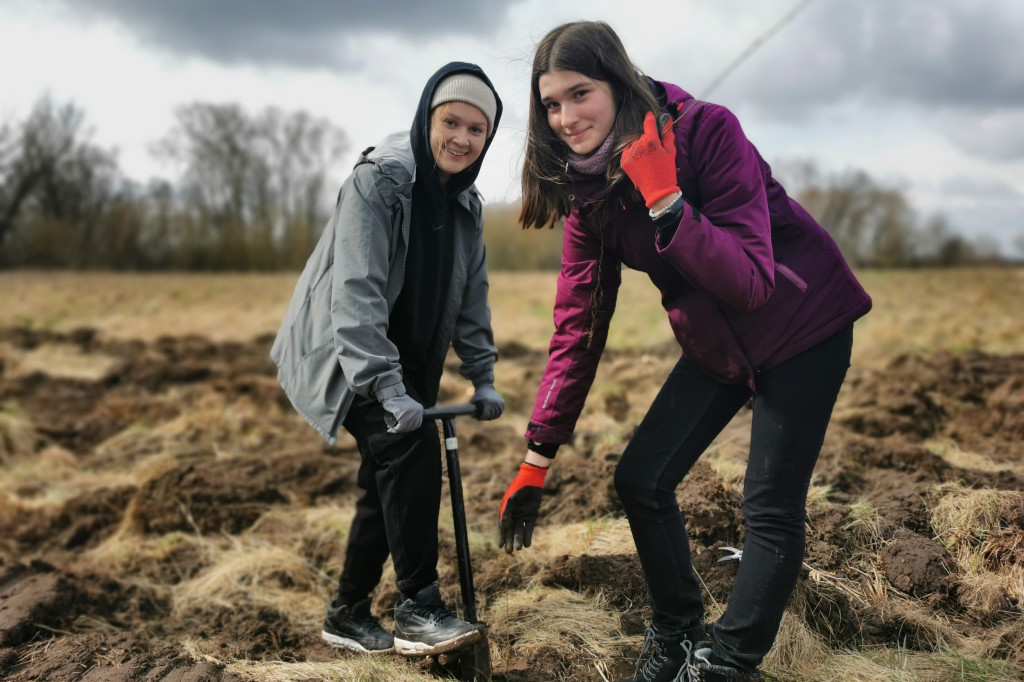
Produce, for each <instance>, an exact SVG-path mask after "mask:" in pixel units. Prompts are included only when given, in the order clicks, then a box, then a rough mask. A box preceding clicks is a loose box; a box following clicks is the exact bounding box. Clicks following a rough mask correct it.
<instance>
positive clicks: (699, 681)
mask: <svg viewBox="0 0 1024 682" xmlns="http://www.w3.org/2000/svg"><path fill="white" fill-rule="evenodd" d="M760 679H761V676H760V675H759V674H758V672H757V671H756V670H754V671H752V672H748V671H746V670H740V669H739V668H734V667H732V666H731V665H726V664H725V663H723V662H721V661H719V660H718V659H717V657H715V656H714V655H712V653H711V649H710V648H705V649H697V651H695V652H694V653H693V658H692V659H691V660H690V682H756V681H757V680H760Z"/></svg>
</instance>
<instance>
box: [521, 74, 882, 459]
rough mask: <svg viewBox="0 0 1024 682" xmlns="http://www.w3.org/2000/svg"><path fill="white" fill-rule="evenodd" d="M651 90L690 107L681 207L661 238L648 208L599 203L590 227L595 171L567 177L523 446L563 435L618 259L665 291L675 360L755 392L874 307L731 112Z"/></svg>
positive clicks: (598, 345) (682, 153)
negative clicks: (538, 376)
mask: <svg viewBox="0 0 1024 682" xmlns="http://www.w3.org/2000/svg"><path fill="white" fill-rule="evenodd" d="M660 85H661V86H662V87H663V88H664V89H665V92H666V95H667V99H668V102H669V106H668V107H666V111H669V112H670V113H675V109H676V108H675V107H674V106H672V105H673V103H675V104H677V105H678V111H679V112H680V113H681V112H684V111H685V112H686V114H685V115H684V116H683V117H682V118H681V119H680V120H679V121H677V122H676V124H675V140H676V177H677V180H678V184H679V188H680V189H681V190H682V192H683V197H684V199H685V200H686V205H685V206H684V207H683V214H682V218H681V220H680V223H679V227H678V228H677V229H676V231H675V234H674V235H672V237H671V239H670V241H669V242H668V243H657V242H656V235H657V233H656V230H655V226H654V222H653V221H652V220H651V218H650V216H649V215H648V211H647V207H646V206H644V205H643V203H641V202H635V201H630V200H629V199H626V198H624V196H623V197H619V196H613V197H611V198H610V199H609V200H607V201H604V202H603V206H604V208H603V215H604V217H605V220H604V221H603V224H602V225H601V226H600V227H599V226H598V224H597V223H596V222H595V221H593V220H590V218H592V217H593V214H592V213H591V210H590V209H588V208H587V204H588V203H589V202H593V201H595V200H598V199H602V198H603V196H602V194H603V191H604V184H605V179H604V177H603V176H584V175H578V174H572V173H570V174H569V177H568V191H569V192H570V194H571V199H572V209H571V211H570V214H569V215H568V216H567V217H566V219H565V229H564V235H563V243H562V270H561V273H560V274H559V276H558V286H557V293H556V297H555V309H554V319H555V333H554V335H553V336H552V339H551V346H550V355H549V359H548V363H547V367H546V368H545V370H544V378H543V379H542V381H541V384H540V390H539V391H538V395H537V402H536V405H535V406H534V410H533V415H532V417H531V419H530V425H529V427H528V428H527V431H526V434H525V435H526V437H527V438H529V439H531V440H534V441H538V442H542V443H565V442H567V441H568V440H569V438H570V436H571V435H572V432H573V429H574V428H575V425H576V420H577V419H578V418H579V415H580V412H581V410H582V409H583V403H584V401H585V400H586V397H587V393H588V392H589V390H590V386H591V384H592V383H593V380H594V375H595V373H596V371H597V364H598V361H599V360H600V357H601V352H602V351H603V349H604V345H605V341H606V339H607V335H608V323H609V321H610V320H611V316H612V312H613V311H614V309H615V301H616V294H617V292H618V287H619V283H620V280H621V277H620V266H621V265H622V264H625V265H627V266H628V267H630V268H633V269H634V270H640V271H643V272H645V273H647V274H648V275H649V276H650V278H651V281H652V282H653V283H654V284H655V285H656V286H657V287H658V289H659V290H660V291H661V302H662V305H663V306H664V308H665V311H666V312H667V313H668V317H669V322H670V324H671V326H672V330H673V332H674V334H675V337H676V339H677V340H678V341H679V345H680V347H681V348H682V354H683V356H685V357H686V358H687V359H688V360H690V361H691V362H693V363H694V364H696V365H697V366H699V367H701V368H702V369H703V370H704V371H706V372H707V373H708V374H709V375H710V376H712V377H713V378H715V379H717V380H718V381H721V382H723V383H729V384H740V383H745V384H747V385H748V386H750V387H751V389H753V390H755V391H756V390H757V373H758V372H760V371H761V370H765V369H770V368H772V367H775V366H777V365H779V364H781V363H783V362H785V361H786V360H788V359H790V358H792V357H794V356H796V355H797V354H799V353H801V352H803V351H804V350H807V349H808V348H810V347H812V346H814V345H815V344H817V343H819V342H821V341H824V340H825V339H827V338H828V337H830V336H832V335H833V334H835V333H836V332H838V331H840V330H841V329H843V328H845V327H846V326H848V325H850V324H851V323H852V322H853V321H854V320H856V319H857V318H859V317H861V316H862V315H864V314H865V313H867V312H868V310H870V309H871V299H870V298H869V297H868V295H867V293H866V292H865V291H864V289H863V288H862V287H861V286H860V284H859V283H858V282H857V280H856V279H855V278H854V276H853V273H852V272H850V268H849V267H848V266H847V264H846V262H845V260H844V259H843V257H842V255H841V254H840V252H839V249H838V247H837V246H836V244H835V242H834V241H833V240H832V238H831V237H830V236H829V235H828V233H827V232H825V230H824V229H822V227H821V226H820V225H818V223H817V222H815V220H814V219H813V218H812V217H811V216H810V214H808V213H807V212H806V211H805V210H804V209H803V208H802V207H801V206H800V205H799V204H798V203H796V202H795V201H793V200H792V199H790V198H789V196H788V195H787V194H786V191H785V189H783V187H782V185H780V184H779V183H778V182H776V181H775V179H774V178H773V177H772V174H771V169H770V168H769V166H768V164H767V163H766V162H765V161H764V159H762V158H761V155H760V154H759V153H758V152H757V149H755V148H754V145H753V144H751V142H750V141H749V140H747V138H746V136H745V135H744V134H743V130H742V129H741V128H740V124H739V121H738V120H737V119H736V117H735V116H734V115H733V114H732V113H731V112H730V111H729V110H728V109H726V108H725V107H723V106H720V105H716V104H711V103H707V102H699V103H698V102H692V100H693V98H692V97H691V96H690V95H689V94H688V93H686V92H685V91H683V90H682V89H681V88H679V87H678V86H675V85H672V84H670V83H660ZM691 104H693V106H692V108H690V109H689V111H687V109H688V108H689V107H690V106H691ZM625 182H627V183H628V182H629V180H628V179H627V180H626V181H625ZM695 209H696V210H695ZM588 339H589V342H588Z"/></svg>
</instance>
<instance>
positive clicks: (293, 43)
mask: <svg viewBox="0 0 1024 682" xmlns="http://www.w3.org/2000/svg"><path fill="white" fill-rule="evenodd" d="M795 9H796V10H799V11H798V12H797V14H796V16H795V17H794V18H793V19H792V21H790V22H788V23H785V24H784V25H782V26H781V27H779V29H778V31H777V32H775V33H774V34H770V35H769V36H767V37H768V39H767V41H766V42H765V43H764V44H762V45H761V46H760V47H757V48H756V49H755V50H754V52H753V53H752V54H751V55H750V56H749V58H748V59H747V60H746V61H744V62H743V63H742V64H740V65H739V66H738V67H737V68H736V69H735V70H733V71H731V72H729V73H728V75H727V77H726V78H725V80H724V81H722V82H721V83H720V84H719V85H717V87H715V88H714V89H713V91H710V92H709V87H710V86H711V85H712V83H715V82H716V80H717V79H718V77H719V76H721V75H722V74H723V72H725V71H726V70H727V69H728V67H729V65H730V64H731V63H733V62H734V60H735V59H736V58H737V57H739V56H740V55H741V54H743V53H744V51H745V50H747V49H748V48H750V47H751V46H752V44H753V43H754V41H756V40H757V39H758V38H759V37H762V36H765V34H766V32H767V31H769V29H771V28H772V27H773V26H775V25H776V24H777V23H778V22H779V21H780V20H782V19H783V18H784V17H786V16H787V15H788V14H790V13H791V12H792V11H793V10H795ZM577 19H603V20H605V21H607V22H608V23H609V24H611V26H612V27H613V28H614V29H615V30H616V31H617V32H618V33H619V35H620V37H621V38H622V40H623V43H624V44H625V46H626V49H627V50H628V51H629V53H630V56H631V57H632V59H633V61H634V62H635V63H636V64H637V65H638V66H639V67H640V68H641V69H642V70H643V71H644V72H646V73H648V74H649V75H651V76H653V77H655V78H658V79H662V80H670V81H674V82H676V83H678V84H679V85H681V86H682V87H684V88H685V89H687V90H689V91H691V92H692V93H693V94H695V95H697V96H698V97H705V98H706V99H709V100H711V101H715V102H718V103H720V104H724V105H726V106H728V107H729V108H730V109H732V110H733V111H734V112H735V113H736V114H737V116H738V117H739V119H740V121H741V123H742V124H743V127H744V129H745V130H746V132H747V134H748V136H749V137H750V138H751V139H752V140H753V141H754V143H755V144H756V145H757V146H758V148H759V149H760V150H761V152H762V154H763V155H764V156H765V157H766V158H767V159H768V160H769V161H770V162H773V163H781V162H783V161H787V160H791V159H796V158H800V159H812V160H813V161H814V162H815V163H816V164H817V165H818V167H819V168H821V169H822V170H824V171H842V170H846V169H862V170H864V171H866V172H867V173H869V174H870V175H871V176H872V177H873V178H875V179H876V180H877V181H880V182H885V183H891V184H898V185H899V186H901V187H903V188H905V189H906V191H907V193H908V195H909V196H910V198H911V200H912V202H913V204H914V206H915V208H916V209H917V210H918V211H919V213H920V214H921V215H923V216H926V215H930V214H932V213H934V212H943V213H945V214H947V215H948V216H949V218H950V219H951V222H952V224H953V226H954V228H956V229H957V230H959V231H962V232H963V233H965V234H968V235H970V236H972V237H976V236H982V235H984V236H987V237H989V238H991V239H994V240H996V241H998V242H999V243H1001V244H1003V245H1004V246H1005V247H1006V248H1007V250H1008V251H1017V250H1016V249H1014V248H1013V244H1014V242H1015V240H1018V239H1024V50H1021V48H1020V47H1019V40H1020V36H1022V35H1024V1H1022V0H975V1H969V0H810V1H809V0H660V1H657V0H628V1H625V2H624V1H623V0H590V1H589V2H587V3H578V4H576V5H575V6H573V3H565V2H562V3H552V2H550V0H441V1H438V2H424V1H423V0H372V1H369V2H362V1H359V0H289V1H286V0H280V1H272V0H0V120H3V119H7V120H10V119H17V118H20V117H23V116H24V115H25V114H26V113H27V112H28V111H29V109H30V108H31V106H32V104H33V103H34V102H35V101H36V100H37V98H39V97H40V96H41V95H43V94H44V93H48V94H49V95H50V96H52V97H53V98H54V99H55V100H56V101H58V102H65V101H71V102H74V103H75V104H77V105H78V106H79V107H81V108H82V109H83V110H84V111H85V113H86V117H87V122H88V123H89V124H90V125H91V127H92V128H93V130H94V138H93V139H94V141H95V142H96V143H98V144H100V145H102V146H104V147H115V148H116V149H117V150H118V151H119V159H120V162H121V168H122V170H123V171H124V172H125V173H126V174H127V175H129V176H130V177H133V178H135V179H138V180H140V181H146V180H148V179H149V178H150V177H152V176H157V175H162V176H171V175H172V172H173V170H172V169H170V168H167V167H165V166H161V165H159V162H158V161H156V159H155V158H154V157H153V155H152V154H151V153H150V149H151V145H152V143H153V142H154V141H156V140H157V139H159V138H160V137H162V136H163V135H164V134H165V133H167V132H168V131H169V130H170V129H171V127H172V125H173V122H174V118H173V117H174V108H175V107H176V106H179V105H181V104H185V103H188V102H193V101H204V102H218V103H223V102H239V103H240V104H242V105H243V106H244V107H245V108H246V109H248V110H249V111H251V112H252V113H256V112H257V111H259V110H261V109H263V108H264V107H267V106H277V107H280V108H283V109H286V110H298V109H302V110H306V111H309V112H311V113H314V114H317V115H320V116H324V117H327V118H329V119H330V120H332V121H333V122H334V123H335V124H337V125H338V126H339V127H341V128H342V129H344V130H345V132H346V133H347V135H348V137H349V139H350V141H351V146H350V149H349V151H348V152H347V153H346V154H345V155H344V156H343V157H341V158H339V159H338V169H337V180H338V181H339V182H340V180H341V179H343V178H344V176H345V175H346V174H347V172H348V170H349V169H350V167H351V164H352V163H353V161H354V159H355V155H356V153H357V152H358V151H359V150H361V149H363V148H364V147H366V146H369V145H371V144H374V143H375V142H376V141H377V140H379V139H380V138H381V137H383V136H384V135H386V134H388V133H390V132H393V131H396V130H400V129H407V128H408V126H409V124H410V122H411V119H412V114H413V111H414V109H415V106H416V103H417V100H418V98H419V93H420V90H421V88H422V86H423V83H424V82H425V81H426V79H427V78H428V77H429V76H430V75H431V73H433V71H434V70H436V69H437V68H438V67H439V66H441V65H442V64H444V63H445V62H448V61H452V60H461V61H470V62H475V63H477V64H479V65H480V66H482V67H483V69H484V70H485V71H486V72H487V74H488V75H489V76H490V77H491V79H492V80H493V81H494V83H495V85H496V87H497V88H498V91H499V93H500V95H501V97H502V99H503V100H504V103H505V115H504V118H503V119H502V123H501V127H500V128H499V130H498V133H497V138H496V140H495V143H494V145H493V146H492V148H491V152H490V154H489V156H488V159H487V161H486V162H485V164H484V169H483V172H482V173H481V175H480V178H479V181H478V186H479V187H480V189H481V191H482V192H483V193H484V196H485V198H486V199H488V200H492V201H504V200H509V201H511V200H515V199H517V198H518V197H519V178H518V173H519V169H520V162H521V157H522V147H523V143H524V128H525V112H526V106H527V98H528V92H529V64H530V59H531V57H532V52H533V48H534V46H535V45H536V43H537V41H538V40H539V39H540V38H541V37H542V36H543V35H544V33H545V32H547V30H549V29H551V28H553V27H554V26H556V25H558V24H560V23H562V22H565V21H572V20H577Z"/></svg>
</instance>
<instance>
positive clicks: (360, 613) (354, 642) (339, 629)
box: [320, 598, 395, 654]
mask: <svg viewBox="0 0 1024 682" xmlns="http://www.w3.org/2000/svg"><path fill="white" fill-rule="evenodd" d="M320 635H321V636H322V637H323V638H324V639H325V640H327V642H328V643H329V644H330V645H331V646H337V647H341V648H343V649H348V650H349V651H357V652H359V653H362V654H380V653H385V652H388V651H391V650H392V649H394V648H395V638H394V637H393V636H392V635H391V633H390V632H388V631H387V630H385V629H384V628H382V627H381V626H380V623H379V622H378V621H377V619H376V618H374V617H373V616H372V615H370V600H369V598H367V599H363V600H362V601H357V602H356V603H355V604H353V605H352V606H347V605H346V606H335V605H334V604H333V603H331V604H330V605H329V606H328V607H327V616H326V617H325V618H324V624H323V630H322V631H321V632H320Z"/></svg>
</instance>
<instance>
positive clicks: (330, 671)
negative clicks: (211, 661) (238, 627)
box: [225, 656, 437, 682]
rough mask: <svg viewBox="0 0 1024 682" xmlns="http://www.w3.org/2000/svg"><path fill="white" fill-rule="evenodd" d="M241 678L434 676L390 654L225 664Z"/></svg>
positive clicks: (279, 681)
mask: <svg viewBox="0 0 1024 682" xmlns="http://www.w3.org/2000/svg"><path fill="white" fill-rule="evenodd" d="M225 672H228V673H232V674H234V675H237V676H238V677H240V678H242V679H243V680H260V681H265V680H273V681H274V682H309V681H310V680H324V681H331V680H338V681H339V682H341V681H344V682H436V680H437V677H435V676H433V675H429V674H426V673H423V672H420V671H419V670H417V669H416V668H415V667H414V665H413V664H412V663H410V662H409V661H403V660H400V659H396V658H394V657H390V656H384V657H379V658H371V657H367V656H361V657H360V656H353V657H351V658H345V659H342V660H339V661H334V662H331V663H285V662H283V661H267V662H252V661H233V662H231V663H229V664H228V665H227V666H226V667H225Z"/></svg>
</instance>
